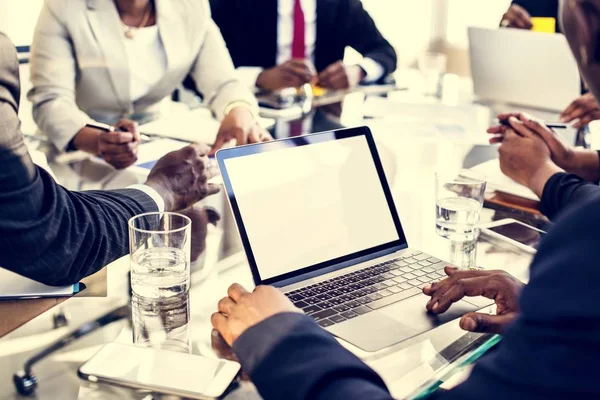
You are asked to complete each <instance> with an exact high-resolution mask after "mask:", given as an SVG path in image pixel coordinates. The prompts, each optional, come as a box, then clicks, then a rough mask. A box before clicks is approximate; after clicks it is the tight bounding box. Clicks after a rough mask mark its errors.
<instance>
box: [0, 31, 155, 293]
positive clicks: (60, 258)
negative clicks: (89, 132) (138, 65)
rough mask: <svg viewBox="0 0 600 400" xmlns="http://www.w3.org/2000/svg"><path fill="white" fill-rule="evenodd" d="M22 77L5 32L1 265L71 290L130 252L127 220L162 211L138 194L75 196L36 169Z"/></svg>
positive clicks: (0, 58)
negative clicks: (26, 133) (27, 137)
mask: <svg viewBox="0 0 600 400" xmlns="http://www.w3.org/2000/svg"><path fill="white" fill-rule="evenodd" d="M18 100H19V74H18V64H17V55H16V51H15V48H14V47H13V45H12V43H11V42H10V41H9V40H8V39H7V38H6V36H4V35H2V34H0V266H1V267H3V268H6V269H9V270H11V271H14V272H17V273H19V274H21V275H24V276H27V277H29V278H32V279H35V280H37V281H40V282H43V283H46V284H50V285H67V284H72V283H75V282H77V281H79V280H80V279H81V278H83V277H85V276H87V275H89V274H92V273H94V272H96V271H98V270H100V269H101V268H102V267H103V266H105V265H106V264H108V263H110V262H111V261H113V260H115V259H117V258H118V257H121V256H123V255H125V254H126V253H127V251H128V229H127V221H128V219H129V218H131V217H133V216H134V215H136V214H141V213H143V212H149V211H157V206H156V204H155V203H154V202H153V201H152V199H151V198H150V197H149V196H147V195H146V194H144V193H142V192H141V191H138V190H131V189H129V190H127V189H126V190H118V191H112V192H81V193H76V192H70V191H68V190H66V189H65V188H63V187H61V186H60V185H58V184H57V183H56V182H55V181H54V179H53V178H52V177H51V176H50V175H49V174H48V173H47V172H45V171H44V170H42V169H41V168H39V167H37V166H35V165H34V164H33V162H32V160H31V157H30V156H29V153H28V151H27V148H26V146H25V144H24V142H23V135H22V134H21V130H20V123H19V119H18V116H17V112H18Z"/></svg>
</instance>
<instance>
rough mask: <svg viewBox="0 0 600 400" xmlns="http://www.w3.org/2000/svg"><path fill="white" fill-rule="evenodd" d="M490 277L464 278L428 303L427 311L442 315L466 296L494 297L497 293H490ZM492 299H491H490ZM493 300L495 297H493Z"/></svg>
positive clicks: (437, 294)
mask: <svg viewBox="0 0 600 400" xmlns="http://www.w3.org/2000/svg"><path fill="white" fill-rule="evenodd" d="M489 282H490V278H489V276H485V275H484V276H475V277H472V278H462V279H459V280H457V281H456V282H455V284H454V285H452V287H450V289H448V290H447V291H446V292H445V293H441V294H439V293H436V294H435V295H434V296H433V297H432V298H431V300H430V302H429V303H427V306H426V308H427V310H428V311H432V312H434V313H436V314H441V313H444V312H446V311H448V309H449V308H450V306H451V305H452V304H454V303H456V302H457V301H459V300H460V299H462V298H463V297H465V296H469V297H474V296H486V297H488V296H494V297H495V295H496V292H495V291H492V292H490V291H489ZM488 298H490V297H488ZM492 298H493V297H492Z"/></svg>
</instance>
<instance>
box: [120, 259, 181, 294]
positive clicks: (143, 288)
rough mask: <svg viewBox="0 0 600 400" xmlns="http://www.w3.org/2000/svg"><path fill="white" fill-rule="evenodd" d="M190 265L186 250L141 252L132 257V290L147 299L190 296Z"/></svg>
mask: <svg viewBox="0 0 600 400" xmlns="http://www.w3.org/2000/svg"><path fill="white" fill-rule="evenodd" d="M189 284H190V266H189V263H188V259H187V255H186V253H185V252H184V251H183V250H180V249H176V248H170V247H161V248H151V249H146V250H141V251H138V252H136V253H135V254H134V255H133V256H132V257H131V288H132V290H133V292H134V293H135V294H137V295H138V296H141V297H146V298H155V299H156V298H165V297H171V296H177V295H179V294H182V293H186V292H187V291H188V289H189Z"/></svg>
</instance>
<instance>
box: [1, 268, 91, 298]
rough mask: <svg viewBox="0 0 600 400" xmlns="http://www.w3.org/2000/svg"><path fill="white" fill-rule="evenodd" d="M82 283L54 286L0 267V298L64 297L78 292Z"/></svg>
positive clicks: (81, 287)
mask: <svg viewBox="0 0 600 400" xmlns="http://www.w3.org/2000/svg"><path fill="white" fill-rule="evenodd" d="M82 289H83V285H82V284H79V283H76V284H74V285H70V286H64V287H54V286H47V285H44V284H43V283H39V282H36V281H34V280H32V279H29V278H25V277H24V276H21V275H19V274H15V273H14V272H11V271H8V270H6V269H3V268H0V299H26V298H40V297H66V296H72V295H74V294H76V293H79V292H80V291H81V290H82Z"/></svg>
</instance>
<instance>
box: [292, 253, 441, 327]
mask: <svg viewBox="0 0 600 400" xmlns="http://www.w3.org/2000/svg"><path fill="white" fill-rule="evenodd" d="M446 265H447V264H446V263H443V262H441V261H440V260H438V259H437V258H435V257H431V256H429V255H427V254H425V253H421V252H418V251H412V252H409V253H407V254H406V255H404V256H402V257H398V258H395V259H393V260H389V261H385V262H382V263H379V264H376V265H373V266H371V267H368V268H364V269H361V270H358V271H354V272H350V273H347V274H344V275H341V276H338V277H335V278H331V279H328V280H325V281H323V282H319V283H317V284H314V285H310V286H306V287H304V288H301V289H298V290H293V291H291V292H289V293H286V296H287V297H288V298H289V299H290V300H291V301H293V302H294V305H295V306H296V307H298V308H301V309H302V310H303V311H304V312H305V313H306V314H309V315H310V316H312V317H313V318H314V319H315V320H316V321H317V322H318V323H319V325H321V326H322V327H324V328H326V327H328V326H331V325H334V324H338V323H341V322H344V321H346V320H348V319H352V318H355V317H358V316H359V315H362V314H366V313H369V312H371V311H373V310H377V309H379V308H382V307H385V306H388V305H390V304H393V303H396V302H398V301H402V300H404V299H407V298H409V297H412V296H415V295H417V294H420V293H421V291H422V287H423V286H424V285H425V284H427V283H430V282H435V281H438V280H440V279H442V278H444V277H445V276H446V275H445V274H444V271H443V269H444V266H446Z"/></svg>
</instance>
